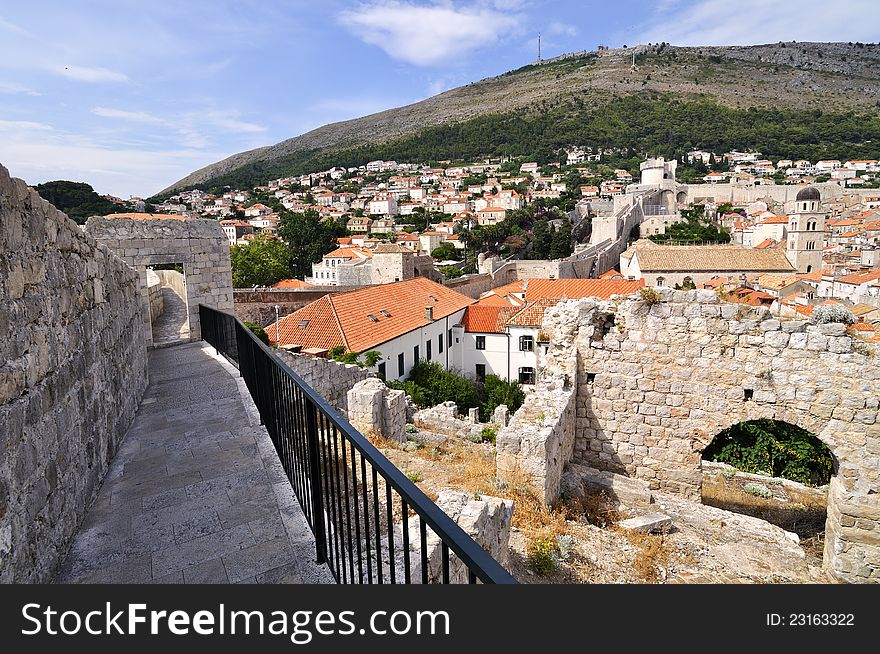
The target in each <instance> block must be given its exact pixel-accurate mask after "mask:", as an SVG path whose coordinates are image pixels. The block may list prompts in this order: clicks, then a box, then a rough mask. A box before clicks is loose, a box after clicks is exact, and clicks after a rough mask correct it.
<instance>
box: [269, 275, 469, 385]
mask: <svg viewBox="0 0 880 654" xmlns="http://www.w3.org/2000/svg"><path fill="white" fill-rule="evenodd" d="M473 302H474V300H473V299H471V298H469V297H467V296H465V295H462V294H461V293H458V292H456V291H453V290H452V289H449V288H447V287H445V286H443V285H441V284H437V283H435V282H432V281H430V280H428V279H425V278H424V277H416V278H414V279H410V280H406V281H401V282H394V283H391V284H382V285H378V286H369V287H367V288H362V289H358V290H356V291H349V292H347V293H335V294H332V295H325V296H324V297H322V298H320V299H319V300H315V301H314V302H311V303H309V304H307V305H306V306H304V307H303V308H302V309H299V310H298V311H294V312H293V313H292V314H290V315H288V316H285V317H284V318H282V319H281V321H280V324H279V325H278V333H279V335H280V344H281V345H282V346H285V347H287V346H293V348H294V351H297V350H298V351H302V352H308V353H312V354H316V355H321V354H322V353H323V354H324V355H326V353H327V352H329V351H330V350H331V349H333V348H334V347H336V346H342V347H343V348H345V350H346V351H349V352H360V353H362V354H363V353H366V352H370V351H375V352H378V353H379V355H380V356H379V360H378V362H377V364H376V365H375V366H373V367H371V368H369V370H372V371H374V372H376V373H377V374H378V375H379V376H380V377H383V378H385V379H392V380H396V379H405V378H406V377H407V376H408V375H409V373H410V370H412V367H413V364H414V363H415V362H417V361H436V362H438V363H440V365H442V366H443V367H444V368H447V369H448V368H449V367H450V361H451V360H452V359H453V358H454V357H455V353H456V349H457V348H460V347H461V342H460V336H459V342H455V338H456V337H455V336H454V334H453V331H454V327H455V325H458V324H460V323H461V321H462V318H463V317H464V312H465V308H466V307H467V306H468V305H470V304H472V303H473ZM266 333H267V334H268V335H269V338H270V339H271V340H272V341H273V342H275V341H274V339H275V334H276V329H275V325H274V323H273V324H272V325H270V326H269V327H267V328H266Z"/></svg>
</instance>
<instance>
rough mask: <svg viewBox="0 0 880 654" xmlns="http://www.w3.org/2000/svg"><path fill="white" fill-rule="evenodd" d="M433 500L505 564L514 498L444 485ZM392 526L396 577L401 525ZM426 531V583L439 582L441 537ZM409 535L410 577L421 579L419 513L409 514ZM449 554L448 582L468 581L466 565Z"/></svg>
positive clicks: (401, 563) (400, 566) (399, 574)
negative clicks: (412, 515)
mask: <svg viewBox="0 0 880 654" xmlns="http://www.w3.org/2000/svg"><path fill="white" fill-rule="evenodd" d="M436 504H437V506H438V507H440V509H442V510H443V512H444V513H446V515H448V516H449V517H450V518H452V520H453V521H455V523H456V524H458V526H459V527H461V528H462V530H464V532H465V533H466V534H467V535H468V536H470V537H471V538H473V539H474V541H475V542H476V543H477V545H479V546H480V547H482V548H483V549H484V550H486V552H488V553H489V555H490V556H492V557H493V558H494V559H495V560H496V561H498V563H500V564H501V565H502V566H504V567H506V566H507V563H508V561H507V559H508V555H509V553H510V524H511V519H512V518H513V511H514V505H513V500H509V499H502V498H499V497H491V496H489V495H481V496H475V495H474V494H473V493H463V492H461V491H455V490H451V489H448V488H446V489H443V490H441V491H440V495H439V496H438V497H437V502H436ZM395 527H396V532H397V533H396V534H395V536H396V538H395V540H399V541H400V544H399V545H397V546H396V551H395V563H396V566H397V578H398V579H402V578H403V571H404V558H403V548H402V544H403V543H402V540H403V539H402V535H403V529H402V526H401V525H399V524H398V525H395ZM425 533H426V538H425V544H426V549H427V560H428V565H427V568H428V583H430V584H439V583H442V580H443V567H442V566H443V559H442V554H443V552H442V546H441V541H440V537H439V536H437V535H436V534H435V533H434V531H433V530H432V529H431V528H430V527H428V528H427V529H426V532H425ZM408 536H409V543H410V557H409V558H410V568H411V570H412V573H411V575H412V580H413V582H414V583H421V580H422V552H421V549H420V547H421V546H420V543H421V518H420V517H419V516H416V517H415V518H410V520H409V534H408ZM449 558H450V560H449V583H451V584H466V583H468V569H467V566H465V564H464V563H462V561H461V560H460V559H459V558H458V557H457V556H455V554H454V553H451V552H450V557H449Z"/></svg>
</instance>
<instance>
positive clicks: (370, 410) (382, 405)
mask: <svg viewBox="0 0 880 654" xmlns="http://www.w3.org/2000/svg"><path fill="white" fill-rule="evenodd" d="M348 420H349V422H351V424H352V426H354V428H355V429H357V430H358V431H360V432H362V433H364V434H370V433H371V432H378V433H379V434H381V435H382V436H384V437H385V438H387V439H388V440H391V441H395V442H398V443H403V442H404V441H405V440H406V393H404V392H403V391H401V390H397V389H393V388H389V387H388V386H386V385H385V382H383V381H382V380H381V379H377V378H376V377H370V378H369V379H364V380H363V381H359V382H358V383H357V384H355V385H354V386H352V387H351V389H350V390H349V391H348Z"/></svg>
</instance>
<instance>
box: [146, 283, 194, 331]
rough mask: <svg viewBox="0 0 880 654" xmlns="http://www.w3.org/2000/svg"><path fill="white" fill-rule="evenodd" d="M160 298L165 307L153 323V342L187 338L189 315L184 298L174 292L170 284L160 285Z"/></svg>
mask: <svg viewBox="0 0 880 654" xmlns="http://www.w3.org/2000/svg"><path fill="white" fill-rule="evenodd" d="M162 300H163V301H164V303H165V309H164V311H162V315H160V316H159V317H158V318H157V319H156V321H155V322H154V323H153V325H152V328H153V344H154V345H164V344H167V343H174V342H176V341H188V340H189V320H188V318H189V316H188V315H187V310H186V300H184V299H183V298H182V297H180V296H179V295H178V294H177V293H175V292H174V289H172V288H171V287H170V286H163V287H162Z"/></svg>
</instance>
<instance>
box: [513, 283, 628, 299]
mask: <svg viewBox="0 0 880 654" xmlns="http://www.w3.org/2000/svg"><path fill="white" fill-rule="evenodd" d="M644 286H645V280H643V279H636V280H629V279H529V280H526V302H531V301H533V300H537V299H540V298H542V297H552V298H571V299H575V298H583V297H598V298H603V299H608V298H610V297H611V296H612V295H629V294H630V293H635V292H636V291H637V290H639V289H640V288H643V287H644Z"/></svg>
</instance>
